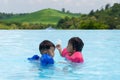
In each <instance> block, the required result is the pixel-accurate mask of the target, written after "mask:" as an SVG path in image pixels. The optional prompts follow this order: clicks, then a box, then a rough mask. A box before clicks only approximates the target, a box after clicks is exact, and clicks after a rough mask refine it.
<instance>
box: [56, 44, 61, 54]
mask: <svg viewBox="0 0 120 80" xmlns="http://www.w3.org/2000/svg"><path fill="white" fill-rule="evenodd" d="M56 48H57V49H58V51H59V53H60V55H62V47H61V45H60V44H57V45H56Z"/></svg>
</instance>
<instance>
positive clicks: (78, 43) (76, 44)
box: [68, 37, 84, 52]
mask: <svg viewBox="0 0 120 80" xmlns="http://www.w3.org/2000/svg"><path fill="white" fill-rule="evenodd" d="M68 43H70V44H72V46H73V49H74V50H76V51H80V52H81V51H82V48H83V46H84V43H83V41H82V40H81V39H80V38H79V37H72V38H71V39H70V40H69V42H68Z"/></svg>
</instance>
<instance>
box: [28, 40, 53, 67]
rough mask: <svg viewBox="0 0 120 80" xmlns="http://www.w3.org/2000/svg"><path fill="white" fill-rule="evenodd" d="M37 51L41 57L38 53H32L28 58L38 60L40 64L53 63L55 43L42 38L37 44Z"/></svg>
mask: <svg viewBox="0 0 120 80" xmlns="http://www.w3.org/2000/svg"><path fill="white" fill-rule="evenodd" d="M39 51H40V53H41V57H39V56H38V55H34V56H33V57H32V58H28V60H32V61H33V60H37V61H40V63H41V65H47V64H54V60H53V57H54V51H55V45H54V44H53V43H52V42H50V41H49V40H44V41H43V42H41V43H40V45H39Z"/></svg>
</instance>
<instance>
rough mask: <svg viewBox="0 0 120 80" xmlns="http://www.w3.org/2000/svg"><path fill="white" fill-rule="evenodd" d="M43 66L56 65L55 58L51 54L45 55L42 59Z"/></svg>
mask: <svg viewBox="0 0 120 80" xmlns="http://www.w3.org/2000/svg"><path fill="white" fill-rule="evenodd" d="M40 62H41V65H43V66H45V65H48V64H54V60H53V58H52V57H51V56H50V55H49V54H43V55H42V56H41V58H40Z"/></svg>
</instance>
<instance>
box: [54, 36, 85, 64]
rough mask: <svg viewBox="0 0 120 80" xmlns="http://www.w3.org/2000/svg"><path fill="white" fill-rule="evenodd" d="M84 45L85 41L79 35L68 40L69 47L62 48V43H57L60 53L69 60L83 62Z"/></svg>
mask: <svg viewBox="0 0 120 80" xmlns="http://www.w3.org/2000/svg"><path fill="white" fill-rule="evenodd" d="M83 46H84V43H83V41H82V40H81V39H80V38H79V37H72V38H71V39H70V40H69V41H68V46H67V48H64V49H63V50H62V48H61V45H60V44H57V45H56V48H57V49H58V51H59V53H60V55H61V56H62V57H65V58H66V59H67V60H69V61H71V62H75V63H82V62H83V61H84V60H83V56H82V53H81V52H82V48H83Z"/></svg>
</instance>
